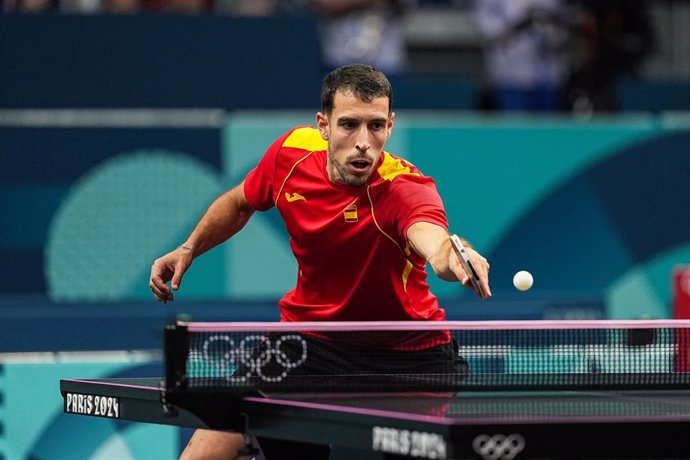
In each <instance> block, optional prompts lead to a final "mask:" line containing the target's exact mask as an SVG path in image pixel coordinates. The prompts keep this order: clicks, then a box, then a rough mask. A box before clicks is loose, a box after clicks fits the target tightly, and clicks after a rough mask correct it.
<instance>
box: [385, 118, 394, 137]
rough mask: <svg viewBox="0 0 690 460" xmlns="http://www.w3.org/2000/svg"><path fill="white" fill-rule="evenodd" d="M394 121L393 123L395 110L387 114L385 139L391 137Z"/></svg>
mask: <svg viewBox="0 0 690 460" xmlns="http://www.w3.org/2000/svg"><path fill="white" fill-rule="evenodd" d="M394 123H395V112H391V113H390V115H388V121H387V124H388V126H387V127H386V139H388V138H389V137H391V133H392V132H393V124H394Z"/></svg>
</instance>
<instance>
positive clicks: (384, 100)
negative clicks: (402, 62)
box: [149, 64, 491, 460]
mask: <svg viewBox="0 0 690 460" xmlns="http://www.w3.org/2000/svg"><path fill="white" fill-rule="evenodd" d="M391 103H392V89H391V85H390V82H389V81H388V79H387V78H386V76H385V75H384V74H383V73H381V72H379V71H377V70H376V69H374V68H373V67H370V66H367V65H361V64H352V65H347V66H343V67H340V68H338V69H335V70H334V71H332V72H331V73H329V74H328V75H327V76H326V77H325V78H324V81H323V84H322V87H321V104H322V107H321V111H320V112H318V113H317V114H316V127H297V128H294V129H292V130H290V131H289V132H287V133H286V134H284V135H283V136H281V137H279V138H278V139H277V140H275V142H274V143H273V144H272V145H271V146H270V147H269V148H268V150H267V151H266V153H265V155H264V157H263V158H262V159H261V160H260V162H259V164H258V165H257V166H256V168H254V169H253V170H252V171H250V172H249V173H248V174H247V176H246V177H245V179H244V181H242V182H241V183H240V184H239V185H237V186H235V187H234V188H232V189H230V190H229V191H227V192H225V193H224V194H222V195H221V196H220V197H218V198H217V199H216V200H215V201H214V202H213V203H212V204H211V205H210V206H209V208H208V209H207V210H206V212H205V213H204V215H203V216H202V218H201V219H200V221H199V222H198V224H197V225H196V227H195V228H194V230H193V231H192V233H191V234H190V235H189V237H188V238H187V240H186V241H185V242H184V243H183V244H182V245H180V246H179V247H178V248H176V249H175V250H173V251H171V252H169V253H168V254H165V255H164V256H162V257H161V258H159V259H157V260H156V261H155V262H154V264H153V266H152V268H151V278H150V283H149V286H150V288H151V290H152V291H153V293H154V295H155V296H156V298H157V299H158V301H160V302H163V303H165V302H168V301H172V300H173V292H172V291H175V290H178V289H179V287H180V284H181V281H182V277H183V275H184V274H185V272H186V270H187V269H188V268H189V267H190V265H191V264H192V260H193V259H194V258H195V257H198V256H199V255H201V254H203V253H204V252H206V251H208V250H209V249H211V248H213V247H215V246H217V245H218V244H220V243H222V242H224V241H226V240H227V239H229V238H230V237H232V236H233V235H234V234H235V233H237V232H238V231H239V230H241V229H242V228H243V227H244V225H245V224H246V223H247V221H248V220H249V219H250V218H251V216H252V214H253V213H254V212H255V211H265V210H268V209H269V208H271V207H272V206H276V207H277V208H278V211H279V212H280V214H281V216H282V218H283V219H284V221H285V225H286V229H287V232H288V233H289V235H290V245H291V248H292V251H293V253H294V255H295V258H296V260H297V263H298V278H297V285H296V287H295V288H294V289H292V290H290V291H289V292H288V293H287V294H286V295H285V296H284V297H283V298H282V299H281V300H280V302H279V305H280V317H281V321H325V320H329V321H366V320H372V321H375V320H380V321H393V320H429V321H441V320H444V319H445V312H444V310H443V309H441V308H440V307H439V304H438V301H437V299H436V297H435V296H434V295H433V294H432V293H431V291H430V289H429V286H428V284H427V283H426V272H425V266H426V263H427V262H428V263H429V265H430V266H431V268H432V269H433V271H434V273H435V274H436V276H438V277H439V278H441V279H443V280H447V281H460V282H462V283H463V284H464V285H466V286H468V287H470V288H471V284H470V281H469V274H468V273H465V271H464V270H463V269H462V266H461V265H460V263H459V260H458V258H457V255H456V253H455V252H454V251H453V250H452V248H451V242H450V240H449V232H448V222H447V218H446V213H445V209H444V207H443V203H442V200H441V198H440V197H439V195H438V192H437V190H436V186H435V183H434V181H433V179H431V178H429V177H426V176H424V175H423V174H422V173H421V172H420V171H419V170H418V169H417V168H416V167H415V166H414V165H412V164H411V163H409V162H407V161H406V160H404V159H403V158H400V157H398V156H395V155H393V154H391V153H388V152H384V150H383V149H384V145H385V143H386V142H387V141H388V138H389V137H390V135H391V132H392V131H393V124H394V120H395V114H394V113H393V112H392V111H391ZM468 253H469V256H470V260H471V262H472V263H473V264H474V266H475V268H476V271H477V272H478V275H479V278H480V280H481V284H482V285H483V287H484V289H485V290H486V291H487V292H488V294H489V295H490V293H491V291H490V290H489V281H488V272H489V264H488V262H487V261H486V259H485V258H484V257H482V256H481V255H480V254H479V253H477V252H476V251H475V250H474V249H472V248H471V247H468ZM168 282H170V286H168V285H167V283H168ZM434 345H437V344H431V345H430V346H434ZM441 346H446V347H448V346H450V344H445V345H441ZM422 351H423V352H424V351H426V350H422ZM244 444H245V443H244V439H243V437H242V436H241V435H239V434H234V433H225V432H216V431H209V430H197V431H196V432H195V433H194V434H193V436H192V438H191V440H190V442H189V444H188V445H187V447H186V449H185V450H184V452H183V453H182V457H181V458H183V459H185V460H188V459H201V458H203V459H212V458H223V459H229V458H230V459H232V458H245V457H242V456H241V454H240V453H239V452H240V449H241V448H242V447H244ZM266 456H267V458H268V460H271V459H270V457H269V456H268V455H266ZM283 458H288V457H285V456H283Z"/></svg>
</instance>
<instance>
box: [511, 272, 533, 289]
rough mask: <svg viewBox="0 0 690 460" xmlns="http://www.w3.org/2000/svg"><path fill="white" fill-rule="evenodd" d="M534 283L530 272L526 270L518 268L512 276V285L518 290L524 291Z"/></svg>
mask: <svg viewBox="0 0 690 460" xmlns="http://www.w3.org/2000/svg"><path fill="white" fill-rule="evenodd" d="M532 284H534V278H533V277H532V274H531V273H530V272H528V271H526V270H520V271H519V272H517V273H516V274H515V276H513V286H515V289H518V290H520V291H526V290H528V289H529V288H531V287H532Z"/></svg>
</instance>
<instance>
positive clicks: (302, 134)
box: [283, 127, 327, 152]
mask: <svg viewBox="0 0 690 460" xmlns="http://www.w3.org/2000/svg"><path fill="white" fill-rule="evenodd" d="M283 147H293V148H298V149H304V150H309V151H310V152H316V151H319V150H326V147H327V144H326V141H325V140H323V139H322V138H321V134H320V133H319V130H318V129H316V128H310V127H306V128H297V129H296V130H294V131H293V132H292V133H291V134H290V135H289V136H288V137H287V139H285V142H283Z"/></svg>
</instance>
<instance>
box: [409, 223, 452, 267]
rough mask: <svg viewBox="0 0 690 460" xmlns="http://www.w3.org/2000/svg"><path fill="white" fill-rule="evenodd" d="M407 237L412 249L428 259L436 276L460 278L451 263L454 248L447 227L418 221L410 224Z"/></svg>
mask: <svg viewBox="0 0 690 460" xmlns="http://www.w3.org/2000/svg"><path fill="white" fill-rule="evenodd" d="M407 238H408V240H409V242H410V244H411V245H412V249H414V251H415V252H416V253H417V254H419V255H420V256H422V257H424V259H426V261H427V263H428V264H429V265H430V266H431V268H432V269H433V270H434V274H435V275H436V276H438V277H439V278H441V279H442V280H445V281H457V280H458V278H457V276H456V275H455V274H454V273H453V271H452V270H451V268H450V265H449V255H450V251H452V248H451V245H450V240H449V239H448V231H447V230H446V229H445V228H443V227H440V226H438V225H435V224H431V223H428V222H418V223H416V224H413V225H412V226H410V228H409V230H408V231H407Z"/></svg>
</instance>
